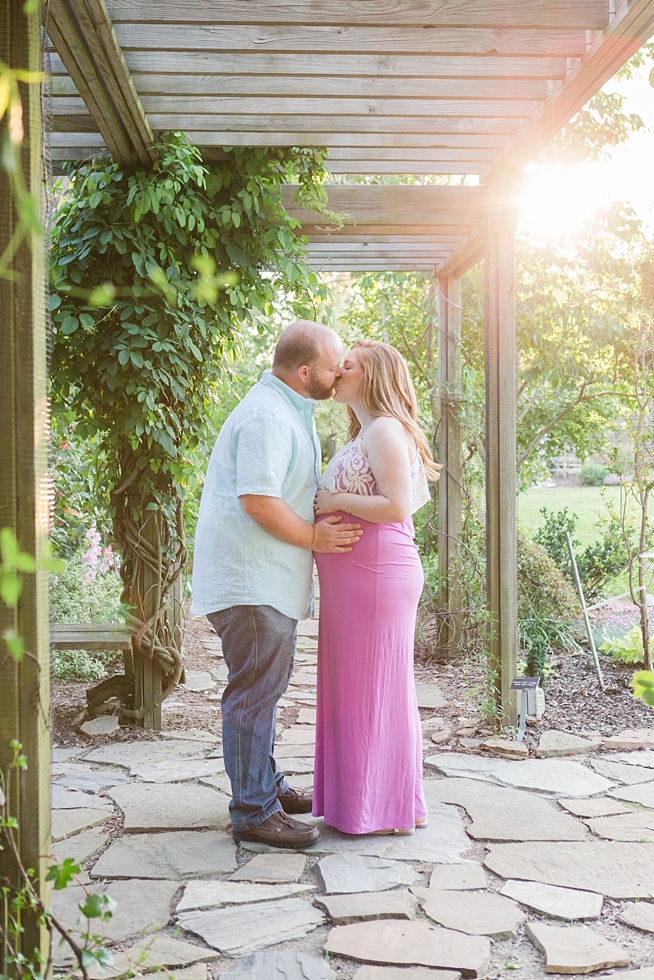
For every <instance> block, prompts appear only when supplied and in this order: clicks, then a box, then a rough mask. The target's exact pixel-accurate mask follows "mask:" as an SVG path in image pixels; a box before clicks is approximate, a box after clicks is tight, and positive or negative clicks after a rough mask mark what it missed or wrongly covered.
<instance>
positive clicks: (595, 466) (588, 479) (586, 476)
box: [579, 463, 609, 487]
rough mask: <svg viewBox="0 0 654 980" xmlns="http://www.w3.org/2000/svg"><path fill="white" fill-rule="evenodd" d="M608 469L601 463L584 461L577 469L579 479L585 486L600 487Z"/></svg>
mask: <svg viewBox="0 0 654 980" xmlns="http://www.w3.org/2000/svg"><path fill="white" fill-rule="evenodd" d="M608 474H609V470H608V467H607V466H604V464H603V463H584V465H583V466H582V467H581V469H580V471H579V479H580V480H581V482H582V483H583V485H584V486H585V487H601V486H602V484H603V483H604V477H605V476H608Z"/></svg>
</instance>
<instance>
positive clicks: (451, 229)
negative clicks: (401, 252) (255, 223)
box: [299, 216, 471, 241]
mask: <svg viewBox="0 0 654 980" xmlns="http://www.w3.org/2000/svg"><path fill="white" fill-rule="evenodd" d="M316 217H319V216H316ZM431 221H432V223H431V224H423V225H415V224H406V223H405V224H402V223H401V222H400V221H399V219H398V221H397V224H392V225H380V224H379V223H377V224H364V223H357V224H356V225H352V224H345V225H343V226H342V227H341V228H338V227H336V226H333V227H332V226H330V225H329V223H328V222H326V221H325V219H324V218H322V219H321V220H320V221H318V222H317V223H316V224H304V225H302V227H301V228H300V229H299V234H301V235H307V236H308V237H309V241H312V239H313V236H314V235H325V234H329V237H330V238H333V239H334V240H337V239H338V238H340V237H341V236H342V237H343V238H349V237H353V236H359V235H360V236H362V238H364V239H365V238H366V237H368V236H371V235H372V236H379V235H383V236H384V237H385V238H387V237H389V236H394V235H402V236H409V237H412V238H415V239H416V240H417V241H420V240H421V238H423V237H427V236H434V235H443V236H449V235H453V236H455V237H458V236H459V235H463V236H465V237H466V239H467V237H468V236H469V235H470V234H471V226H470V225H465V224H458V225H454V224H449V225H447V224H445V225H443V224H439V221H438V218H432V219H431Z"/></svg>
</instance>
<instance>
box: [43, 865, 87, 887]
mask: <svg viewBox="0 0 654 980" xmlns="http://www.w3.org/2000/svg"><path fill="white" fill-rule="evenodd" d="M80 871H81V868H80V866H79V864H77V862H76V861H74V860H73V858H64V860H63V861H62V862H61V864H51V865H50V867H49V868H48V871H47V874H46V876H45V879H46V881H51V882H52V883H53V884H52V887H53V888H54V890H55V891H61V890H62V889H63V888H66V886H67V885H69V884H70V882H71V881H72V880H73V876H74V875H78V874H79V873H80Z"/></svg>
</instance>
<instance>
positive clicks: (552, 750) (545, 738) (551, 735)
mask: <svg viewBox="0 0 654 980" xmlns="http://www.w3.org/2000/svg"><path fill="white" fill-rule="evenodd" d="M598 744H599V743H598V742H597V741H592V740H590V739H587V738H579V736H578V735H570V734H569V733H568V732H559V731H557V730H556V729H551V730H550V731H548V732H543V734H542V735H541V737H540V738H539V740H538V748H537V749H536V755H537V756H538V758H539V759H554V758H556V757H558V756H564V755H583V754H584V753H586V752H592V751H593V750H594V749H596V748H597V747H598Z"/></svg>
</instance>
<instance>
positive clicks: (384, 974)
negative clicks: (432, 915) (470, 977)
mask: <svg viewBox="0 0 654 980" xmlns="http://www.w3.org/2000/svg"><path fill="white" fill-rule="evenodd" d="M460 976H461V974H460V973H457V972H456V971H454V970H430V969H429V968H428V967H424V966H409V967H406V966H400V967H398V966H370V964H368V963H366V964H365V965H364V966H360V967H359V969H358V970H357V972H356V973H355V974H354V977H353V978H352V980H459V977H460ZM643 980H649V978H643Z"/></svg>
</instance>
